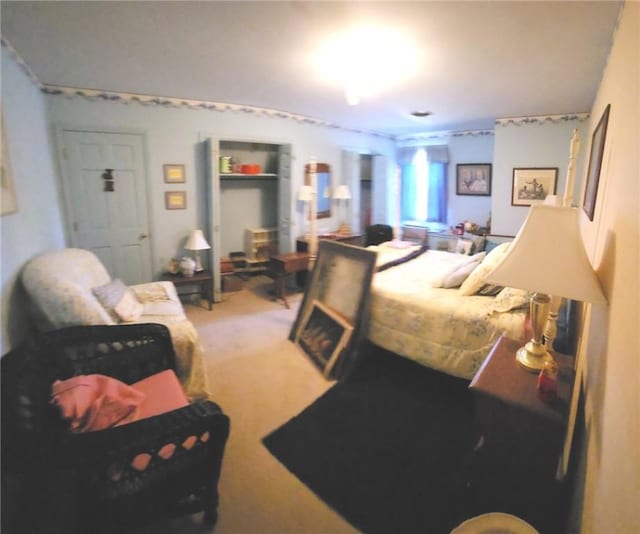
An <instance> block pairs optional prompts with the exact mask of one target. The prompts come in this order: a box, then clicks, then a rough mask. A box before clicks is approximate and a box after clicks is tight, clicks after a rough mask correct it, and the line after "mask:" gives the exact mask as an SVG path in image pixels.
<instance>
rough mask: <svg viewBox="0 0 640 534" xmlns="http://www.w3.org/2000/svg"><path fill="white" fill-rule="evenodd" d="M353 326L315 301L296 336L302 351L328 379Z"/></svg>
mask: <svg viewBox="0 0 640 534" xmlns="http://www.w3.org/2000/svg"><path fill="white" fill-rule="evenodd" d="M352 332H353V326H352V325H351V324H350V323H349V322H348V321H347V320H346V319H344V318H343V317H341V316H340V315H338V314H337V313H336V312H334V311H333V310H332V309H330V308H329V307H328V306H326V305H324V304H323V303H322V302H320V301H319V300H317V299H315V300H313V302H312V305H311V308H310V310H309V313H308V315H307V317H306V319H305V320H304V321H303V323H302V328H301V329H300V333H299V335H298V339H297V343H298V344H299V345H300V347H302V350H304V352H305V353H306V354H307V355H308V356H310V357H311V359H312V360H313V361H314V362H315V363H316V364H317V365H318V366H319V367H320V368H321V369H322V372H323V374H324V376H326V377H329V376H330V374H331V369H332V368H333V367H334V365H335V364H336V362H337V361H338V359H339V357H340V354H341V353H342V351H343V349H344V348H345V347H346V346H347V343H348V342H349V338H350V337H351V333H352Z"/></svg>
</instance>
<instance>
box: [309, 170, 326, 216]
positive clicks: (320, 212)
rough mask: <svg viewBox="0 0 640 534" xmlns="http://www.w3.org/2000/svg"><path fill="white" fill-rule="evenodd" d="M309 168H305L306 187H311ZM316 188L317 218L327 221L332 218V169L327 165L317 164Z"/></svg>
mask: <svg viewBox="0 0 640 534" xmlns="http://www.w3.org/2000/svg"><path fill="white" fill-rule="evenodd" d="M309 167H310V165H309V164H308V163H307V164H306V165H305V166H304V185H311V178H310V176H309ZM316 186H317V187H316V192H317V194H316V199H317V201H316V204H317V206H316V218H318V219H327V218H329V217H331V168H330V167H329V165H327V164H326V163H316ZM325 195H326V196H325Z"/></svg>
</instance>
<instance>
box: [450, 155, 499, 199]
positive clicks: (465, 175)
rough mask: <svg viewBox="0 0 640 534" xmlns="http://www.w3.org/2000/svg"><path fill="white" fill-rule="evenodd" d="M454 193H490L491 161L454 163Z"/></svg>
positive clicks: (484, 195)
mask: <svg viewBox="0 0 640 534" xmlns="http://www.w3.org/2000/svg"><path fill="white" fill-rule="evenodd" d="M456 195H467V196H481V197H488V196H490V195H491V163H458V164H457V165H456Z"/></svg>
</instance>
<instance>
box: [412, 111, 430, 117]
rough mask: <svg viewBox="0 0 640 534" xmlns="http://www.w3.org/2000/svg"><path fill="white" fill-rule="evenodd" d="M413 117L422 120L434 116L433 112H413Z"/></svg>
mask: <svg viewBox="0 0 640 534" xmlns="http://www.w3.org/2000/svg"><path fill="white" fill-rule="evenodd" d="M411 115H413V116H414V117H418V118H422V117H428V116H429V115H433V112H431V111H412V112H411Z"/></svg>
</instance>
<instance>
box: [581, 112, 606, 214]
mask: <svg viewBox="0 0 640 534" xmlns="http://www.w3.org/2000/svg"><path fill="white" fill-rule="evenodd" d="M610 108H611V104H608V105H607V107H606V108H605V110H604V112H603V113H602V117H600V120H599V121H598V126H596V129H595V130H594V131H593V135H592V136H591V153H590V154H589V167H587V168H588V171H587V185H586V187H585V188H584V199H583V200H582V209H583V210H584V212H585V213H586V214H587V216H588V217H589V220H590V221H593V214H594V212H595V210H596V198H597V197H598V183H599V182H600V169H601V168H602V155H603V154H604V142H605V140H606V137H607V125H608V123H609V109H610Z"/></svg>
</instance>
